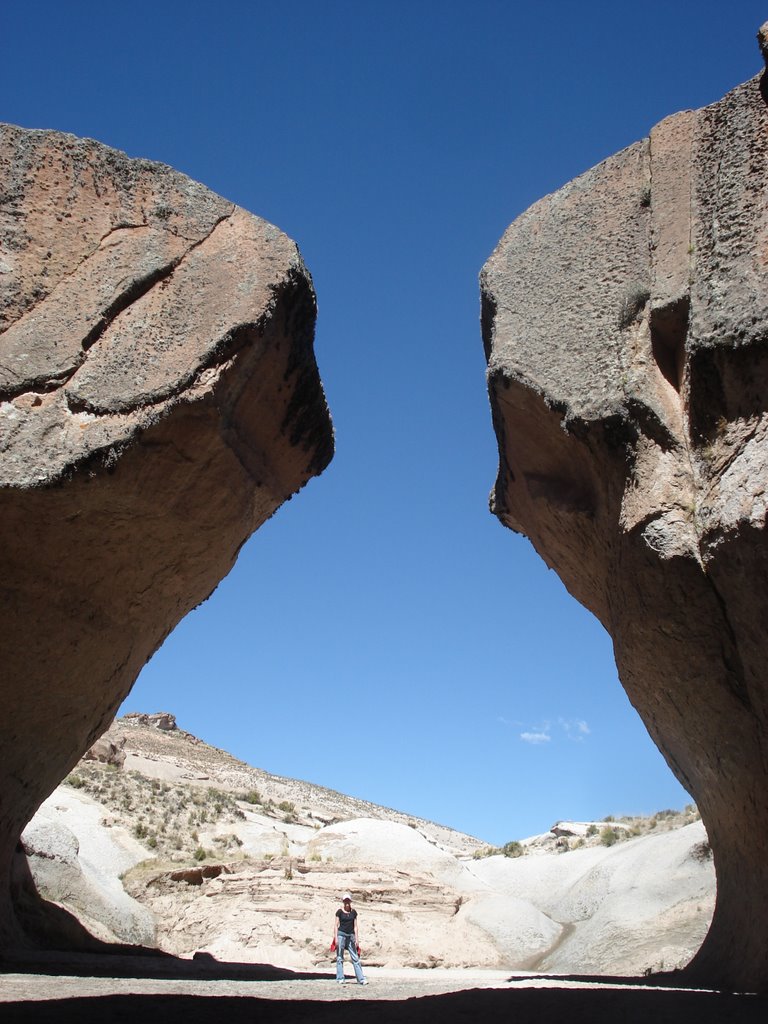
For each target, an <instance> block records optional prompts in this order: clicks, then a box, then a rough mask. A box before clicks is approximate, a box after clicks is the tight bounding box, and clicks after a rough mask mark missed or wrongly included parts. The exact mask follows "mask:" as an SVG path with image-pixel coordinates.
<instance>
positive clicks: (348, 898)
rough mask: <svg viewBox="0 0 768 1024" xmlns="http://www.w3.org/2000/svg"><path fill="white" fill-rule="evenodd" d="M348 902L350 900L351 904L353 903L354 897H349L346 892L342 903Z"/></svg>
mask: <svg viewBox="0 0 768 1024" xmlns="http://www.w3.org/2000/svg"><path fill="white" fill-rule="evenodd" d="M347 900H349V902H350V903H351V902H352V897H351V896H350V895H349V893H348V892H345V893H344V895H343V896H342V897H341V902H342V903H346V902H347Z"/></svg>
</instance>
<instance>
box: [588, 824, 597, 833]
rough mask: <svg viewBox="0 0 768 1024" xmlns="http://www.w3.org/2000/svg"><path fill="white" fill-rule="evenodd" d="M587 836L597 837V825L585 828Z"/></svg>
mask: <svg viewBox="0 0 768 1024" xmlns="http://www.w3.org/2000/svg"><path fill="white" fill-rule="evenodd" d="M587 835H588V836H596V835H597V825H588V826H587Z"/></svg>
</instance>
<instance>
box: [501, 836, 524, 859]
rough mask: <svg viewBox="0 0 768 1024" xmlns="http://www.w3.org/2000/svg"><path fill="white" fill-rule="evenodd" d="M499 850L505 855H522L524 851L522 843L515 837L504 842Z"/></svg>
mask: <svg viewBox="0 0 768 1024" xmlns="http://www.w3.org/2000/svg"><path fill="white" fill-rule="evenodd" d="M501 852H502V853H503V854H504V856H505V857H522V856H523V854H524V853H525V849H524V848H523V845H522V843H519V842H518V841H517V840H516V839H513V840H511V842H509V843H504V845H503V846H502V848H501Z"/></svg>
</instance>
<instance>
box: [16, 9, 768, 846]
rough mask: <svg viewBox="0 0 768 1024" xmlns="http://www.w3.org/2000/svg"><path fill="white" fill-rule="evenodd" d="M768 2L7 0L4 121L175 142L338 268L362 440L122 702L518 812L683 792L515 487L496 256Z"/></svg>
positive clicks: (322, 265)
mask: <svg viewBox="0 0 768 1024" xmlns="http://www.w3.org/2000/svg"><path fill="white" fill-rule="evenodd" d="M767 14H768V9H766V8H765V6H764V5H763V4H758V3H752V2H737V3H734V4H731V5H729V9H728V10H726V8H725V5H724V4H722V3H713V2H706V0H705V2H699V3H696V4H693V3H684V2H669V0H666V2H656V0H650V2H647V3H643V4H616V3H610V4H609V3H589V2H585V3H582V4H579V5H575V4H572V3H565V2H555V3H548V4H543V3H542V4H524V5H523V4H517V3H513V2H505V3H502V2H497V0H476V2H473V3H468V2H461V3H447V2H444V3H437V2H423V0H421V2H420V0H415V2H408V3H406V2H404V0H390V2H388V3H386V4H385V3H378V2H376V3H365V2H362V0H360V2H358V3H348V2H341V0H326V2H321V0H315V2H314V3H310V2H307V0H293V2H292V3H291V4H290V5H289V4H278V3H275V2H270V3H261V2H253V3H235V2H231V0H221V2H219V3H218V4H216V5H211V4H204V3H200V2H198V0H187V2H185V3H178V2H166V3H160V2H157V0H155V2H153V3H148V2H146V0H135V2H133V3H131V4H130V5H125V4H110V3H108V2H107V3H105V2H104V0H101V2H99V3H94V2H91V0H86V2H79V3H78V2H72V3H69V4H63V3H60V2H57V3H52V2H49V0H42V2H39V3H36V4H34V5H22V4H12V5H11V4H9V5H6V6H5V9H4V11H3V13H2V15H0V31H2V34H3V38H4V42H5V46H4V48H3V49H4V53H3V60H2V62H0V96H1V97H2V107H0V117H2V119H3V120H6V121H10V122H13V123H17V124H22V125H25V126H28V127H36V128H57V129H60V130H64V131H70V132H73V133H75V134H77V135H82V136H90V137H92V138H96V139H99V140H100V141H102V142H105V143H107V144H109V145H112V146H115V147H117V148H119V149H122V150H125V151H126V152H127V153H128V154H130V155H131V156H141V157H147V158H151V159H155V160H161V161H163V162H166V163H169V164H172V165H173V166H174V167H176V168H178V169H179V170H181V171H183V172H185V173H187V174H189V175H190V176H191V177H193V178H196V179H197V180H199V181H202V182H204V183H205V184H206V185H208V186H209V187H210V188H212V189H214V190H215V191H217V192H219V193H221V194H222V195H224V196H226V197H227V198H228V199H231V200H233V201H234V202H236V203H239V204H240V205H241V206H244V207H245V208H247V209H249V210H251V211H253V212H254V213H257V214H259V215H260V216H263V217H265V218H266V219H268V220H270V221H272V222H274V223H275V224H277V225H278V226H279V227H281V228H282V229H283V230H284V231H286V232H287V233H288V234H290V235H291V236H292V237H293V238H295V239H296V241H297V242H298V243H299V246H300V248H301V250H302V253H303V255H304V258H305V260H306V262H307V265H308V266H309V268H310V270H311V272H312V274H313V277H314V281H315V286H316V289H317V293H318V303H319V319H318V325H317V339H316V352H317V358H318V362H319V365H320V370H321V373H322V377H323V381H324V384H325V388H326V393H327V396H328V401H329V405H330V408H331V412H332V414H333V418H334V424H335V429H336V440H337V454H336V457H335V459H334V461H333V462H332V464H331V466H330V468H329V469H328V470H327V471H326V473H325V474H324V475H323V476H322V477H321V478H320V479H318V480H315V481H313V482H311V483H310V484H309V485H308V487H307V488H306V489H305V490H304V491H303V492H302V493H301V494H299V495H298V496H297V497H295V498H294V499H293V500H292V501H290V502H289V503H288V504H287V505H285V506H284V507H283V508H282V509H281V510H280V511H279V512H278V513H277V515H276V516H275V517H274V518H273V519H272V520H271V521H270V522H268V523H267V524H266V525H265V526H264V527H263V528H262V529H261V530H260V531H259V532H258V533H257V534H256V535H255V536H254V537H253V538H252V539H251V540H250V541H249V543H248V544H247V545H246V546H245V548H244V549H243V552H242V554H241V556H240V559H239V561H238V564H237V566H236V567H235V569H234V570H233V572H232V573H231V574H230V575H229V577H228V578H227V579H226V580H224V581H223V582H222V583H221V585H220V586H219V588H218V590H217V591H216V593H215V594H214V595H213V597H212V598H211V599H210V600H209V601H207V602H206V603H205V604H204V605H202V606H201V607H200V608H199V609H197V610H196V611H195V612H193V613H192V614H191V615H190V616H188V617H187V619H186V620H185V621H184V622H182V623H181V624H180V626H179V627H178V628H177V630H176V631H175V632H174V634H173V635H172V636H171V637H170V638H169V639H168V640H167V641H166V643H165V645H164V646H163V648H162V649H161V650H160V651H159V652H158V654H157V655H156V656H155V657H154V659H153V660H152V661H151V662H150V664H149V665H148V666H147V667H146V669H145V670H144V672H143V673H142V675H141V677H140V678H139V680H138V682H137V684H136V686H135V687H134V690H133V692H132V694H131V695H130V697H129V698H128V700H127V701H126V703H125V705H124V710H144V711H155V710H159V709H163V710H169V711H173V712H174V713H175V714H176V715H177V717H178V720H179V723H180V725H181V726H182V727H184V728H186V729H189V730H190V731H192V732H194V733H195V734H197V735H198V736H200V737H202V738H203V739H205V740H207V741H208V742H210V743H213V744H214V745H216V746H220V747H223V748H225V749H227V750H229V751H231V752H232V753H234V754H235V755H237V756H238V757H241V758H243V759H244V760H246V761H249V762H250V763H252V764H255V765H258V766H259V767H262V768H266V769H268V770H270V771H273V772H276V773H279V774H284V775H290V776H296V777H299V778H304V779H308V780H310V781H313V782H317V783H320V784H323V785H326V786H330V787H333V788H335V789H340V790H342V791H345V792H348V793H352V794H354V795H357V796H361V797H365V798H368V799H371V800H374V801H376V802H379V803H383V804H386V805H389V806H394V807H397V808H399V809H401V810H404V811H407V812H409V813H412V814H414V815H421V816H424V817H427V818H432V819H434V820H437V821H440V822H443V823H445V824H448V825H452V826H454V827H456V828H459V829H462V830H464V831H467V832H471V833H474V834H476V835H479V836H480V837H482V838H484V839H486V840H488V841H489V842H494V843H501V842H504V841H506V840H508V839H512V838H519V837H522V836H525V835H529V834H532V833H535V832H540V831H543V830H545V829H547V828H548V827H549V826H550V825H551V824H552V823H553V822H554V821H555V820H556V819H557V818H563V817H575V818H593V817H598V818H599V817H603V816H604V815H607V814H623V813H643V812H652V811H654V810H658V809H661V808H663V807H677V806H682V805H683V804H685V803H686V802H687V801H688V796H687V794H686V793H685V792H684V791H683V790H682V788H681V787H680V786H679V785H678V783H677V782H676V781H675V780H674V779H673V777H672V775H671V773H670V771H669V769H668V768H667V767H666V765H665V763H664V761H663V759H662V757H661V755H660V754H659V753H658V752H657V751H656V748H655V747H654V746H653V744H652V743H651V741H650V740H649V738H648V737H647V734H646V732H645V729H644V727H643V725H642V723H641V722H640V720H639V718H638V716H637V715H636V713H635V712H634V711H633V709H632V708H631V707H630V705H629V703H628V701H627V699H626V697H625V695H624V692H623V690H622V689H621V686H620V685H619V683H618V680H617V675H616V669H615V666H614V662H613V656H612V649H611V643H610V639H609V637H608V636H607V634H606V633H605V632H604V630H603V629H602V627H601V626H600V625H599V624H598V623H597V622H596V620H595V619H594V618H593V617H592V616H591V615H590V614H589V613H588V612H586V611H585V610H584V609H583V608H581V607H580V606H579V605H578V604H576V602H575V601H573V600H572V599H571V598H570V597H569V596H568V595H567V593H566V592H565V590H564V588H563V587H562V585H561V584H560V582H559V580H558V578H557V577H556V576H555V574H554V573H551V572H549V571H548V570H547V569H546V566H545V565H544V564H543V562H541V560H540V559H539V558H538V557H537V556H536V554H535V553H534V552H533V550H532V548H531V546H530V544H529V543H528V542H527V541H526V540H525V539H523V538H521V537H517V536H515V535H513V534H512V533H510V532H509V531H506V530H504V529H503V528H502V527H501V526H500V525H499V524H498V523H497V522H496V521H495V520H494V519H493V518H492V517H491V516H490V514H489V512H488V509H487V498H488V492H489V490H490V488H491V486H492V484H493V480H494V477H495V471H496V446H495V439H494V436H493V432H492V429H491V421H490V414H489V410H488V403H487V396H486V391H485V381H484V361H483V354H482V344H481V340H480V331H479V323H478V320H479V300H478V285H477V276H478V273H479V271H480V268H481V266H482V264H483V262H484V261H485V259H486V258H487V257H488V255H489V254H490V252H491V250H492V249H493V247H494V246H495V244H496V242H497V241H498V239H499V237H500V236H501V234H502V232H503V231H504V229H505V227H506V226H507V224H508V223H509V222H510V221H511V220H513V219H514V217H516V216H517V215H518V214H519V213H521V212H522V211H523V210H524V209H525V208H526V207H527V206H528V205H530V204H531V203H532V202H534V201H535V200H536V199H537V198H539V197H540V196H542V195H544V194H545V193H547V192H550V191H552V190H554V189H556V188H558V187H559V186H560V185H562V184H564V183H565V182H566V181H568V180H569V179H570V178H572V177H574V176H575V175H577V174H578V173H580V172H581V171H583V170H585V169H586V168H588V167H589V166H591V165H593V164H595V163H597V162H599V161H600V160H602V159H604V158H605V157H607V156H609V155H610V154H611V153H614V152H616V151H617V150H619V149H621V148H622V147H623V146H626V145H628V144H630V143H631V142H633V141H635V140H636V139H638V138H641V137H643V136H644V135H646V134H647V133H648V131H649V130H650V128H651V127H652V126H653V125H654V124H655V123H656V122H658V121H659V120H661V119H662V118H663V117H665V116H666V115H668V114H671V113H673V112H675V111H677V110H680V109H683V108H686V107H698V106H701V105H704V104H706V103H710V102H713V101H714V100H716V99H718V98H719V97H720V96H721V95H722V94H723V93H725V92H726V91H727V90H728V89H730V88H732V87H733V86H735V85H737V84H738V83H740V82H741V81H743V80H745V79H746V78H748V77H750V76H751V75H753V74H755V73H757V72H758V71H759V70H760V63H761V62H760V57H759V53H758V49H757V45H756V42H755V33H756V31H757V28H758V26H759V24H760V23H761V21H762V20H763V19H764V18H765V17H766V15H767ZM9 43H10V45H9Z"/></svg>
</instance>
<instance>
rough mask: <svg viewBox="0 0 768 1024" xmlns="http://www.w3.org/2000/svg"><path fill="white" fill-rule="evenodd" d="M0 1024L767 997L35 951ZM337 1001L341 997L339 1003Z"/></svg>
mask: <svg viewBox="0 0 768 1024" xmlns="http://www.w3.org/2000/svg"><path fill="white" fill-rule="evenodd" d="M0 966H2V968H3V971H4V973H2V974H0V1020H2V1022H3V1024H6V1022H8V1024H16V1022H20V1024H22V1022H23V1024H47V1022H56V1024H62V1022H67V1021H70V1020H72V1021H78V1022H82V1024H89V1022H96V1021H110V1022H122V1021H126V1022H127V1021H131V1022H133V1021H137V1020H142V1019H145V1018H147V1017H149V1019H158V1020H160V1021H161V1022H162V1024H203V1022H209V1021H210V1022H214V1021H215V1022H217V1024H218V1022H221V1021H225V1022H227V1024H240V1022H243V1024H244V1022H246V1021H248V1022H249V1024H254V1022H269V1024H271V1022H273V1021H274V1022H275V1024H277V1022H278V1021H280V1022H289V1024H293V1022H299V1021H312V1022H319V1024H325V1022H326V1021H327V1022H329V1024H330V1022H331V1021H334V1022H335V1021H338V1019H339V1013H340V1011H341V1012H342V1013H345V1014H346V1013H348V1010H349V1007H348V1004H349V1003H350V1002H352V1001H354V1002H355V1004H356V1005H355V1009H354V1017H355V1020H356V1021H358V1020H362V1021H367V1022H376V1024H378V1022H384V1021H397V1022H398V1024H415V1022H417V1021H419V1022H420V1021H433V1020H434V1019H435V1018H438V1019H439V1020H440V1022H441V1024H449V1022H452V1021H462V1022H463V1021H467V1022H469V1021H475V1020H477V1019H480V1020H484V1021H497V1020H498V1021H501V1020H504V1021H505V1022H506V1021H514V1022H515V1024H527V1022H533V1021H536V1022H537V1024H540V1022H542V1021H544V1022H546V1021H559V1020H567V1021H568V1022H569V1024H582V1022H583V1024H587V1022H590V1024H602V1022H606V1024H607V1022H609V1021H610V1022H611V1024H616V1022H619V1024H640V1022H643V1024H647V1021H648V1020H652V1021H653V1022H654V1024H685V1022H687V1021H691V1022H694V1021H695V1022H696V1024H715V1022H717V1024H731V1022H733V1024H758V1022H759V1024H764V1022H765V1021H766V1020H768V998H763V997H758V996H753V995H728V994H721V993H715V992H701V991H692V990H685V989H676V988H671V987H663V986H661V985H658V984H656V985H653V984H648V983H642V982H641V981H639V980H638V979H632V980H624V981H622V980H621V979H615V980H608V979H600V980H599V981H598V980H595V979H587V978H562V977H561V978H554V977H546V976H535V975H525V974H507V973H504V972H500V971H477V970H439V969H436V970H407V969H403V970H386V969H383V968H382V969H378V970H376V969H371V970H370V971H369V979H370V983H369V984H368V985H367V986H365V987H361V986H358V985H356V984H354V983H352V982H351V981H350V982H349V983H348V984H346V985H344V986H339V985H337V984H336V982H335V981H334V979H333V976H332V975H329V974H326V973H322V974H321V973H304V974H299V973H293V972H290V971H285V970H280V969H277V968H274V967H270V966H269V965H244V964H227V963H219V962H216V961H211V962H204V961H188V960H177V959H175V958H165V959H158V958H149V957H87V956H83V955H80V956H71V957H68V958H60V957H55V956H54V955H49V957H48V958H47V960H46V959H43V958H41V957H40V956H39V955H38V956H36V957H35V958H31V957H30V958H29V959H28V960H27V961H26V962H24V960H23V959H22V958H19V957H15V958H14V961H13V962H10V961H5V962H4V963H2V965H0ZM339 1004H342V1005H341V1006H340V1005H339Z"/></svg>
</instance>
